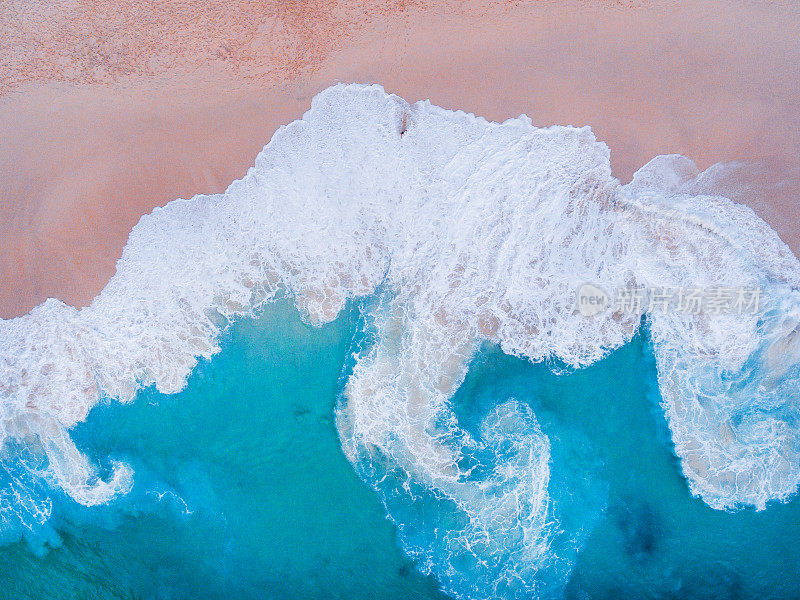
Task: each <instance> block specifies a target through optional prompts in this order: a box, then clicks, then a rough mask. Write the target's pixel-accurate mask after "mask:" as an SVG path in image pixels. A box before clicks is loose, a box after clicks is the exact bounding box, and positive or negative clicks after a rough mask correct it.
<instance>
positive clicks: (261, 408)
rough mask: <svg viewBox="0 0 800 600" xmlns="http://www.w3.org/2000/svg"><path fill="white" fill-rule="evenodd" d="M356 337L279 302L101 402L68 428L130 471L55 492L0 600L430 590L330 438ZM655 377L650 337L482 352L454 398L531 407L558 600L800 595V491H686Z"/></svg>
mask: <svg viewBox="0 0 800 600" xmlns="http://www.w3.org/2000/svg"><path fill="white" fill-rule="evenodd" d="M359 336H360V318H359V313H358V310H357V309H356V308H355V307H352V306H351V307H350V308H349V309H348V310H347V311H346V312H345V313H344V314H343V315H342V316H340V317H339V319H338V320H337V321H336V322H334V323H331V324H329V325H326V326H323V327H321V328H312V327H310V326H307V325H305V324H303V323H302V321H301V320H300V317H299V315H298V314H297V312H296V311H295V310H294V309H293V308H291V307H290V305H289V304H288V303H279V304H277V305H275V306H271V307H268V308H267V309H266V310H265V311H264V314H263V315H262V316H261V317H260V318H259V319H257V320H246V321H242V322H240V323H237V324H235V325H234V326H233V327H231V328H230V330H229V331H228V332H227V333H226V334H225V335H224V338H223V340H222V352H221V353H220V354H218V355H217V356H215V357H214V358H213V359H212V360H211V361H204V362H201V364H200V365H199V366H198V367H197V368H196V370H195V371H194V372H193V374H192V376H191V377H190V379H189V385H188V387H187V388H186V389H185V390H184V391H183V392H181V393H179V394H175V395H171V396H165V395H162V394H159V393H157V392H156V391H154V390H152V389H150V390H145V391H143V392H142V393H140V394H139V395H138V397H137V398H136V400H135V402H133V403H132V404H128V405H120V404H118V403H114V402H111V403H108V404H106V405H103V406H101V407H98V408H96V409H95V410H94V411H93V412H92V413H91V414H90V416H89V418H88V420H87V421H86V422H85V423H82V424H81V425H80V426H78V427H76V428H75V430H74V431H73V432H72V433H73V437H74V438H75V440H76V441H77V443H78V446H79V448H81V449H82V450H83V451H85V452H86V453H87V454H88V455H89V456H91V457H92V459H93V460H95V461H96V462H98V463H100V464H108V459H109V458H112V459H118V460H124V461H125V462H127V463H128V464H130V465H131V466H132V467H133V469H134V472H135V484H134V488H133V490H132V491H131V493H130V494H128V495H127V496H125V497H122V498H120V499H117V500H116V501H114V502H112V503H111V504H110V505H107V506H102V507H94V508H83V507H77V506H75V504H74V503H71V502H69V501H68V500H66V499H64V498H60V497H57V496H56V497H54V509H53V517H52V519H51V521H50V524H51V525H52V526H53V530H54V531H55V532H56V533H48V531H47V530H44V531H42V532H40V533H39V534H38V535H37V536H34V537H32V538H31V539H29V540H21V541H18V542H15V543H12V544H9V545H6V546H5V547H2V548H0V598H14V599H17V598H20V599H27V598H32V599H50V598H53V599H56V598H58V599H62V598H63V599H68V598H87V599H94V598H97V599H101V598H102V599H105V598H196V599H202V598H226V599H230V598H237V599H238V598H276V599H282V598H287V599H288V598H346V599H360V598H376V599H383V598H385V599H403V600H405V599H416V598H420V599H434V598H443V596H442V595H441V594H440V593H439V592H438V587H437V583H436V581H435V580H434V579H432V578H426V577H423V576H421V575H419V574H418V573H417V571H416V570H415V567H414V565H413V564H412V563H411V562H410V561H409V560H408V559H406V558H405V557H404V556H403V553H402V551H401V549H400V547H399V544H398V541H397V537H396V534H395V531H394V528H393V525H392V524H391V523H390V522H389V521H387V519H386V518H385V512H384V510H383V507H382V506H381V504H380V501H379V500H378V498H377V496H376V495H375V494H374V493H373V492H372V491H371V490H370V489H368V488H367V487H366V486H365V485H364V484H362V483H361V481H360V480H359V479H358V477H357V476H356V475H355V473H354V471H353V469H352V467H351V466H350V464H349V463H348V462H347V460H346V459H345V458H344V456H343V454H342V452H341V449H340V445H339V439H338V436H337V433H336V428H335V425H334V420H333V410H334V406H335V403H336V401H337V396H338V394H339V393H340V392H341V389H342V384H343V381H344V380H343V375H346V365H347V364H348V363H349V360H350V356H351V353H352V351H353V348H354V342H357V341H358V339H359ZM655 377H656V374H655V365H654V362H653V360H652V350H651V349H650V347H649V343H648V341H647V339H646V335H645V336H642V335H640V336H637V337H636V338H635V339H634V341H633V342H632V343H631V344H629V345H627V346H626V347H624V348H622V349H620V350H618V351H617V352H615V353H613V354H612V355H611V356H610V357H608V358H607V359H605V360H604V361H602V362H600V363H598V364H596V365H594V366H592V367H590V368H588V369H585V370H582V371H576V372H572V373H562V374H560V375H556V374H554V373H553V370H551V368H550V367H548V366H547V365H531V364H529V363H527V362H524V361H522V360H519V359H516V358H512V357H508V356H505V355H503V354H502V353H501V352H499V351H498V350H497V349H495V348H485V349H484V350H483V351H481V353H480V354H479V355H478V356H477V357H476V359H475V361H474V363H473V365H472V366H471V369H470V373H469V375H468V377H467V380H466V381H465V383H464V384H463V386H462V388H461V389H460V390H459V392H458V393H457V395H456V397H455V398H454V400H453V402H454V405H455V407H456V411H457V414H458V415H459V419H460V421H461V422H462V424H463V425H464V426H465V427H466V428H468V429H470V428H472V427H474V426H476V425H477V423H479V422H480V420H481V417H482V415H484V414H485V413H486V411H487V410H489V409H490V408H491V407H492V406H494V405H495V404H496V403H498V402H501V401H504V400H507V399H509V398H510V397H513V398H516V399H517V400H519V401H522V402H527V403H529V404H530V405H531V406H532V408H533V410H534V412H535V414H536V416H537V418H538V420H539V422H540V424H541V426H542V429H543V431H544V432H545V433H546V434H547V435H548V436H549V438H550V441H551V444H552V467H551V469H552V473H551V482H550V494H551V496H552V498H553V501H554V503H555V510H556V514H557V515H558V516H559V518H560V519H561V524H562V528H563V529H564V530H565V531H566V532H568V534H569V536H572V537H574V538H576V539H578V540H579V541H580V543H581V544H582V550H581V551H580V552H579V553H578V554H577V556H570V555H569V551H568V550H566V549H565V550H564V553H565V554H566V555H567V557H568V558H571V559H573V560H574V562H575V565H574V568H573V571H572V576H571V579H570V581H569V583H568V584H567V586H566V589H565V592H564V593H565V596H566V597H568V598H597V599H600V598H708V599H712V598H713V599H720V600H721V599H726V598H730V599H734V598H742V599H744V598H793V597H800V590H799V589H798V585H800V544H798V533H800V502H797V501H794V502H791V503H789V504H786V505H774V506H770V507H769V508H768V510H766V511H762V512H760V513H756V512H754V511H752V510H745V511H741V512H739V513H736V514H727V513H723V512H718V511H714V510H712V509H710V508H708V507H707V506H706V505H705V504H703V503H702V502H701V501H700V500H698V499H695V498H692V497H690V496H689V493H688V489H687V486H686V484H685V482H684V480H683V478H682V476H681V473H680V467H679V464H678V462H677V459H676V458H675V457H674V455H673V454H672V450H671V446H670V442H669V432H668V430H667V427H666V423H665V422H664V416H663V411H662V410H661V408H660V407H659V405H658V403H659V397H658V390H657V386H656V379H655ZM569 536H568V537H569ZM562 537H563V536H562Z"/></svg>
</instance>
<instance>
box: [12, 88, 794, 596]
mask: <svg viewBox="0 0 800 600" xmlns="http://www.w3.org/2000/svg"><path fill="white" fill-rule="evenodd" d="M698 181H699V180H698V171H697V169H696V167H695V166H694V165H693V164H692V163H691V161H689V160H688V159H685V158H683V157H675V156H672V157H658V158H657V159H654V160H653V161H651V162H650V163H649V164H648V165H646V166H645V167H643V168H642V169H641V170H640V171H639V172H638V173H637V174H636V176H635V178H634V180H633V181H632V182H631V183H630V184H628V185H626V186H621V185H620V184H619V182H618V181H617V180H616V179H615V178H614V177H612V175H611V169H610V166H609V152H608V149H607V147H606V146H605V145H604V144H602V143H600V142H597V141H596V139H595V138H594V135H593V134H592V132H591V130H590V129H589V128H580V129H576V128H572V127H549V128H536V127H533V126H532V125H531V122H530V120H529V119H527V118H526V117H521V118H518V119H512V120H509V121H507V122H505V123H503V124H497V123H490V122H487V121H485V120H483V119H481V118H477V117H474V116H472V115H468V114H464V113H461V112H451V111H446V110H443V109H440V108H438V107H435V106H432V105H431V104H430V103H427V102H420V103H417V104H414V105H409V104H407V103H406V102H405V101H403V100H402V99H400V98H398V97H396V96H391V95H387V94H386V93H385V92H384V91H383V89H382V88H380V87H378V86H359V85H350V86H342V85H340V86H335V87H333V88H330V89H328V90H326V91H325V92H322V93H321V94H319V95H318V96H317V97H316V98H315V99H314V101H313V103H312V108H311V110H310V111H309V112H308V113H307V114H306V115H305V116H304V117H303V119H302V120H300V121H296V122H294V123H291V124H290V125H288V126H285V127H283V128H281V129H280V130H279V131H278V132H277V133H276V134H275V136H274V137H273V139H272V141H271V142H270V143H269V144H268V145H267V146H266V147H265V148H264V150H263V151H262V152H261V153H260V154H259V155H258V157H257V159H256V162H255V166H254V167H253V168H251V169H250V170H249V172H248V173H247V175H246V176H245V177H244V178H242V179H241V180H238V181H236V182H234V183H233V184H232V185H231V186H230V187H229V188H228V190H227V191H226V192H225V193H224V194H219V195H214V196H196V197H194V198H192V199H190V200H176V201H174V202H171V203H170V204H168V205H167V206H165V207H164V208H161V209H156V210H155V211H154V212H153V213H152V214H150V215H148V216H145V217H143V218H142V219H141V221H140V222H139V224H137V225H136V227H135V228H134V229H133V231H132V232H131V235H130V238H129V241H128V244H127V246H126V247H125V250H124V252H123V256H122V258H121V259H120V260H119V262H118V265H117V273H116V275H115V276H114V277H113V278H112V280H111V281H110V282H109V284H108V285H107V286H106V288H105V289H104V290H103V291H102V292H101V294H100V295H99V296H98V297H97V298H96V299H95V301H94V302H93V303H92V304H91V306H89V307H87V308H85V309H82V310H75V309H73V308H70V307H68V306H66V305H64V304H63V303H61V302H58V301H56V300H48V301H47V302H45V303H44V304H43V305H41V306H39V307H37V308H36V309H34V310H33V311H32V312H31V313H30V314H28V315H26V316H24V317H21V318H18V319H12V320H7V321H2V322H0V340H2V342H1V343H0V399H1V400H0V424H2V426H1V427H0V443H3V442H6V441H8V440H11V439H22V438H25V439H26V440H28V441H29V442H30V441H31V440H35V441H36V442H35V443H36V444H38V446H39V447H40V448H41V450H42V451H43V452H45V453H46V455H47V457H48V461H47V466H46V467H45V468H44V469H43V471H42V474H43V475H42V476H43V477H45V478H46V479H47V480H49V481H51V482H52V483H54V484H57V485H59V486H61V487H62V488H63V489H64V491H66V493H67V494H69V495H70V496H71V497H72V498H73V499H74V500H75V501H77V502H80V503H82V504H86V505H92V504H97V503H103V502H107V501H109V500H110V499H111V498H113V497H114V496H115V495H116V494H120V493H124V492H125V491H127V490H128V489H130V486H131V481H132V473H131V470H130V468H129V467H127V466H126V465H122V464H117V465H115V468H114V471H113V473H112V476H111V477H110V478H109V479H108V480H107V481H104V480H101V479H100V478H99V477H98V476H97V470H96V469H94V468H93V467H92V466H91V465H90V464H89V462H88V461H87V460H86V459H85V458H84V457H83V456H82V455H81V454H80V453H79V452H78V451H77V450H76V448H75V446H74V444H73V443H72V441H71V440H70V438H69V435H68V432H67V430H68V429H69V428H70V427H71V426H73V425H75V424H76V423H77V422H79V421H81V420H83V419H84V418H85V417H86V415H87V413H88V411H89V410H90V409H91V408H92V406H94V405H95V404H96V403H97V401H98V399H99V398H101V397H104V396H107V397H112V398H115V399H118V400H121V401H129V400H131V399H132V398H133V397H134V394H135V393H136V390H137V389H140V388H141V387H142V386H147V385H151V384H154V385H155V386H156V387H157V388H158V389H159V390H160V391H162V392H175V391H177V390H180V389H181V388H182V387H183V386H184V385H185V383H186V378H187V375H188V374H189V373H190V371H191V370H192V368H193V367H194V365H195V364H196V361H197V359H198V357H209V356H211V355H213V354H214V353H215V352H216V351H217V350H218V348H217V345H216V339H217V336H218V334H219V332H220V331H221V329H222V328H223V327H225V325H226V324H227V323H228V322H229V321H230V320H232V319H234V318H237V317H239V316H242V315H247V314H251V313H252V312H253V310H254V309H255V308H257V307H258V306H259V305H260V304H262V303H263V302H266V301H269V300H271V299H273V298H274V297H275V296H276V294H277V293H278V292H281V291H285V292H286V293H289V294H291V295H292V296H293V297H294V298H295V300H296V303H297V305H298V307H300V309H301V310H302V311H303V313H304V314H305V315H306V316H307V318H308V320H309V321H311V322H312V323H324V322H328V321H330V320H332V319H334V318H335V317H336V315H337V314H338V313H339V311H340V310H341V308H342V306H343V305H344V303H345V302H346V300H347V299H349V298H354V297H359V296H364V295H368V294H371V293H373V292H374V291H375V290H376V288H378V286H380V285H384V286H385V288H386V289H388V290H389V291H390V293H389V295H388V296H387V298H386V299H385V301H384V302H382V303H381V305H380V310H378V311H376V314H375V315H374V316H375V319H376V328H377V332H378V336H377V340H378V341H377V343H376V344H375V345H374V346H373V347H371V348H370V349H369V350H368V351H365V353H364V354H363V355H361V356H360V357H359V358H358V360H357V363H356V365H355V367H354V369H353V373H352V376H351V377H350V379H349V381H348V383H347V385H346V389H345V398H344V401H343V402H342V404H341V406H340V407H339V409H338V415H337V423H338V426H339V429H340V435H341V438H342V443H343V446H344V449H345V452H346V454H347V456H348V457H349V458H350V460H351V461H353V462H354V464H355V465H356V468H357V469H358V470H359V472H360V473H361V474H362V476H364V477H365V479H367V480H369V481H370V483H372V484H373V485H375V486H380V485H382V481H383V480H382V479H381V477H385V476H386V474H387V473H395V474H397V473H400V472H402V473H403V474H405V475H406V476H407V478H408V479H407V482H406V485H405V486H403V485H401V486H400V488H399V489H398V490H396V491H392V490H391V489H389V488H385V489H384V491H383V492H382V493H384V500H385V502H386V504H387V507H389V511H390V514H391V511H392V508H391V507H392V505H393V501H394V500H395V499H396V498H399V497H401V496H403V494H406V495H407V494H410V493H411V492H410V490H412V489H416V487H415V486H417V487H419V486H421V488H420V489H423V490H426V491H427V492H426V493H430V494H433V496H434V497H436V498H437V499H439V500H442V501H445V500H446V501H447V502H448V503H450V504H452V505H453V506H456V507H457V510H458V511H459V512H460V514H461V515H462V516H463V515H466V517H467V521H466V523H465V524H463V527H462V528H461V529H458V530H457V531H456V530H453V531H450V533H447V534H446V535H445V533H443V532H439V533H441V535H445V537H444V538H441V539H440V540H439V542H437V543H441V544H444V546H448V545H452V544H455V545H458V544H460V546H459V547H460V548H461V550H462V554H463V552H468V553H471V555H472V556H473V558H474V559H475V560H474V561H473V563H470V565H471V566H469V567H463V569H466V570H468V571H469V572H470V573H469V574H470V575H471V576H473V577H474V576H475V574H476V573H477V572H480V573H481V574H482V576H485V577H486V578H487V580H486V585H491V586H492V590H493V591H491V590H490V593H497V594H500V593H502V594H504V595H506V596H508V595H511V596H514V595H517V594H520V595H525V594H530V593H531V592H532V591H533V592H536V591H540V590H541V586H540V584H539V583H538V581H537V578H536V576H535V573H536V571H537V570H538V569H540V568H543V567H545V566H547V565H551V564H553V561H554V560H555V559H554V557H552V556H549V552H550V550H549V539H550V536H551V535H552V533H553V532H552V527H551V522H550V519H551V517H552V514H551V511H550V508H551V507H550V506H549V504H550V503H549V497H548V494H547V484H548V478H549V460H550V458H549V443H548V441H547V438H546V436H544V434H542V432H541V431H540V430H539V428H538V425H537V424H536V421H535V417H533V415H528V414H527V413H526V412H525V410H523V409H522V408H521V407H520V406H519V405H517V404H516V403H513V402H512V403H506V404H503V405H502V406H500V407H498V409H497V411H498V412H495V413H493V414H492V415H490V416H489V417H487V421H486V423H485V424H484V429H483V431H482V433H481V435H480V436H479V438H480V439H478V438H474V437H473V436H470V435H469V434H467V433H466V432H464V431H463V430H462V429H460V428H459V425H458V423H457V421H456V418H455V416H454V414H453V411H452V408H451V406H450V403H449V398H450V397H451V395H452V394H453V392H454V391H455V390H456V388H457V387H458V386H459V384H460V383H461V381H462V380H463V378H464V375H465V373H466V370H467V368H468V361H469V359H470V357H471V356H472V355H473V354H474V352H475V350H476V348H477V346H478V344H479V343H481V342H482V341H485V340H488V341H491V342H495V343H498V344H499V345H500V346H501V347H502V349H503V350H504V351H505V352H507V353H511V354H514V355H518V356H522V357H526V358H529V359H531V360H534V361H540V360H544V359H546V358H557V359H560V360H561V361H563V362H564V363H566V364H568V365H571V366H575V367H580V366H584V365H588V364H591V363H593V362H596V361H597V360H599V359H600V358H602V357H603V356H605V355H606V354H608V352H610V351H611V350H613V349H614V348H617V347H619V346H621V345H623V344H624V343H626V342H627V341H629V340H630V339H631V337H632V336H633V334H634V333H635V332H636V330H637V328H638V325H639V320H638V318H636V317H633V316H622V317H620V316H619V315H616V316H613V315H611V314H610V313H601V314H600V315H596V316H595V317H592V318H586V317H583V316H581V315H580V314H579V313H578V312H577V310H576V309H575V306H574V296H575V290H577V289H578V288H579V287H580V285H581V284H583V283H586V282H594V283H597V284H599V285H601V286H602V287H603V288H604V289H606V290H608V291H612V290H615V289H619V288H622V287H625V286H628V285H631V284H635V285H644V286H651V287H656V286H675V287H677V286H681V285H693V286H703V287H710V286H715V285H721V286H731V287H735V286H747V285H751V286H756V285H758V286H761V287H762V288H763V289H764V303H765V306H766V308H767V311H766V313H765V314H764V315H723V316H710V315H696V316H685V315H677V314H652V315H649V317H648V318H649V319H650V323H651V328H652V335H653V339H654V344H655V350H656V358H657V364H658V369H659V383H660V386H661V391H662V395H663V402H664V409H665V412H666V415H667V419H668V421H669V425H670V428H671V431H672V435H673V440H674V443H675V449H676V452H677V454H678V456H679V457H680V459H681V464H682V466H683V470H684V473H685V475H686V478H687V481H688V483H689V486H690V488H691V490H692V492H693V493H695V494H697V495H699V496H701V497H702V498H703V500H704V501H706V502H707V503H708V504H709V505H711V506H713V507H715V508H724V509H733V508H736V507H739V506H743V505H754V506H756V507H758V508H763V507H764V505H765V503H766V502H767V501H769V500H772V499H785V498H787V497H788V496H789V495H791V494H793V493H794V492H795V491H796V488H797V485H798V482H799V480H800V456H798V453H800V429H798V427H797V425H796V424H797V422H798V416H800V415H798V414H797V406H798V402H797V399H798V395H799V394H800V390H798V381H800V377H799V376H798V375H799V374H798V363H800V342H799V341H798V339H800V337H799V336H798V335H797V333H798V324H799V323H800V296H798V292H797V291H796V289H797V286H798V282H800V264H799V263H798V261H797V260H796V259H795V257H794V256H793V255H792V254H791V252H790V251H789V250H788V248H787V247H786V246H785V245H784V244H783V243H782V242H781V241H780V240H779V238H778V237H777V235H776V234H775V233H774V232H773V231H772V230H771V229H770V228H769V227H768V226H767V225H766V224H765V223H764V222H763V221H761V220H760V219H759V218H758V217H756V215H755V214H754V213H753V212H752V211H751V210H749V209H748V208H745V207H744V206H740V205H737V204H734V203H733V202H731V201H729V200H727V199H725V198H720V197H716V196H713V195H709V192H710V190H704V189H702V185H700V183H698ZM504 436H505V437H506V438H507V439H508V440H510V441H509V443H511V444H512V446H513V447H512V448H506V447H502V439H501V438H502V437H504ZM501 447H502V448H501ZM475 451H478V452H488V453H489V455H491V456H494V457H495V459H496V465H495V470H494V471H493V472H492V474H491V475H484V476H481V477H478V476H477V475H475V474H474V473H472V472H471V471H469V470H468V469H467V468H466V467H465V466H464V464H465V461H464V458H465V456H467V455H468V454H469V453H471V452H475ZM380 473H383V475H381V476H380V477H379V476H378V474H380ZM371 478H373V480H371ZM437 531H438V530H437ZM437 535H438V534H437ZM456 540H458V542H457V541H456ZM432 544H433V542H432ZM416 548H417V550H419V547H416ZM498 548H504V549H505V552H506V554H505V555H504V556H505V557H506V559H505V562H504V563H503V564H502V565H494V566H493V565H492V564H490V562H491V561H490V559H489V557H490V556H492V553H493V552H495V551H496V550H497V549H498ZM407 549H409V551H415V546H414V541H413V540H412V539H411V538H410V537H409V538H407ZM451 549H452V548H451ZM425 560H427V561H428V564H429V567H430V571H431V572H433V573H435V574H437V576H438V577H439V578H440V580H442V581H444V582H449V583H444V584H443V585H445V587H446V589H448V591H450V592H451V593H453V594H454V595H464V596H470V595H473V593H479V594H480V593H483V594H486V593H487V589H486V585H484V586H483V587H482V588H481V590H477V591H476V590H475V589H473V588H469V586H466V584H465V583H464V581H465V579H466V575H465V574H464V573H461V571H459V568H458V567H456V566H454V565H455V564H456V563H455V562H453V561H454V560H455V559H453V560H450V559H442V557H441V556H438V555H437V556H433V555H430V556H428V557H427V558H426V559H425ZM448 560H450V562H447V561H448ZM437 561H438V562H437ZM443 561H444V562H443ZM459 564H462V565H463V561H462V563H459ZM492 577H494V579H493V580H492V581H493V582H494V583H493V584H492V583H491V582H489V579H491V578H492ZM478 579H479V578H478ZM478 579H475V580H476V581H477V580H478ZM500 582H504V583H500ZM448 586H449V587H448Z"/></svg>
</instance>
